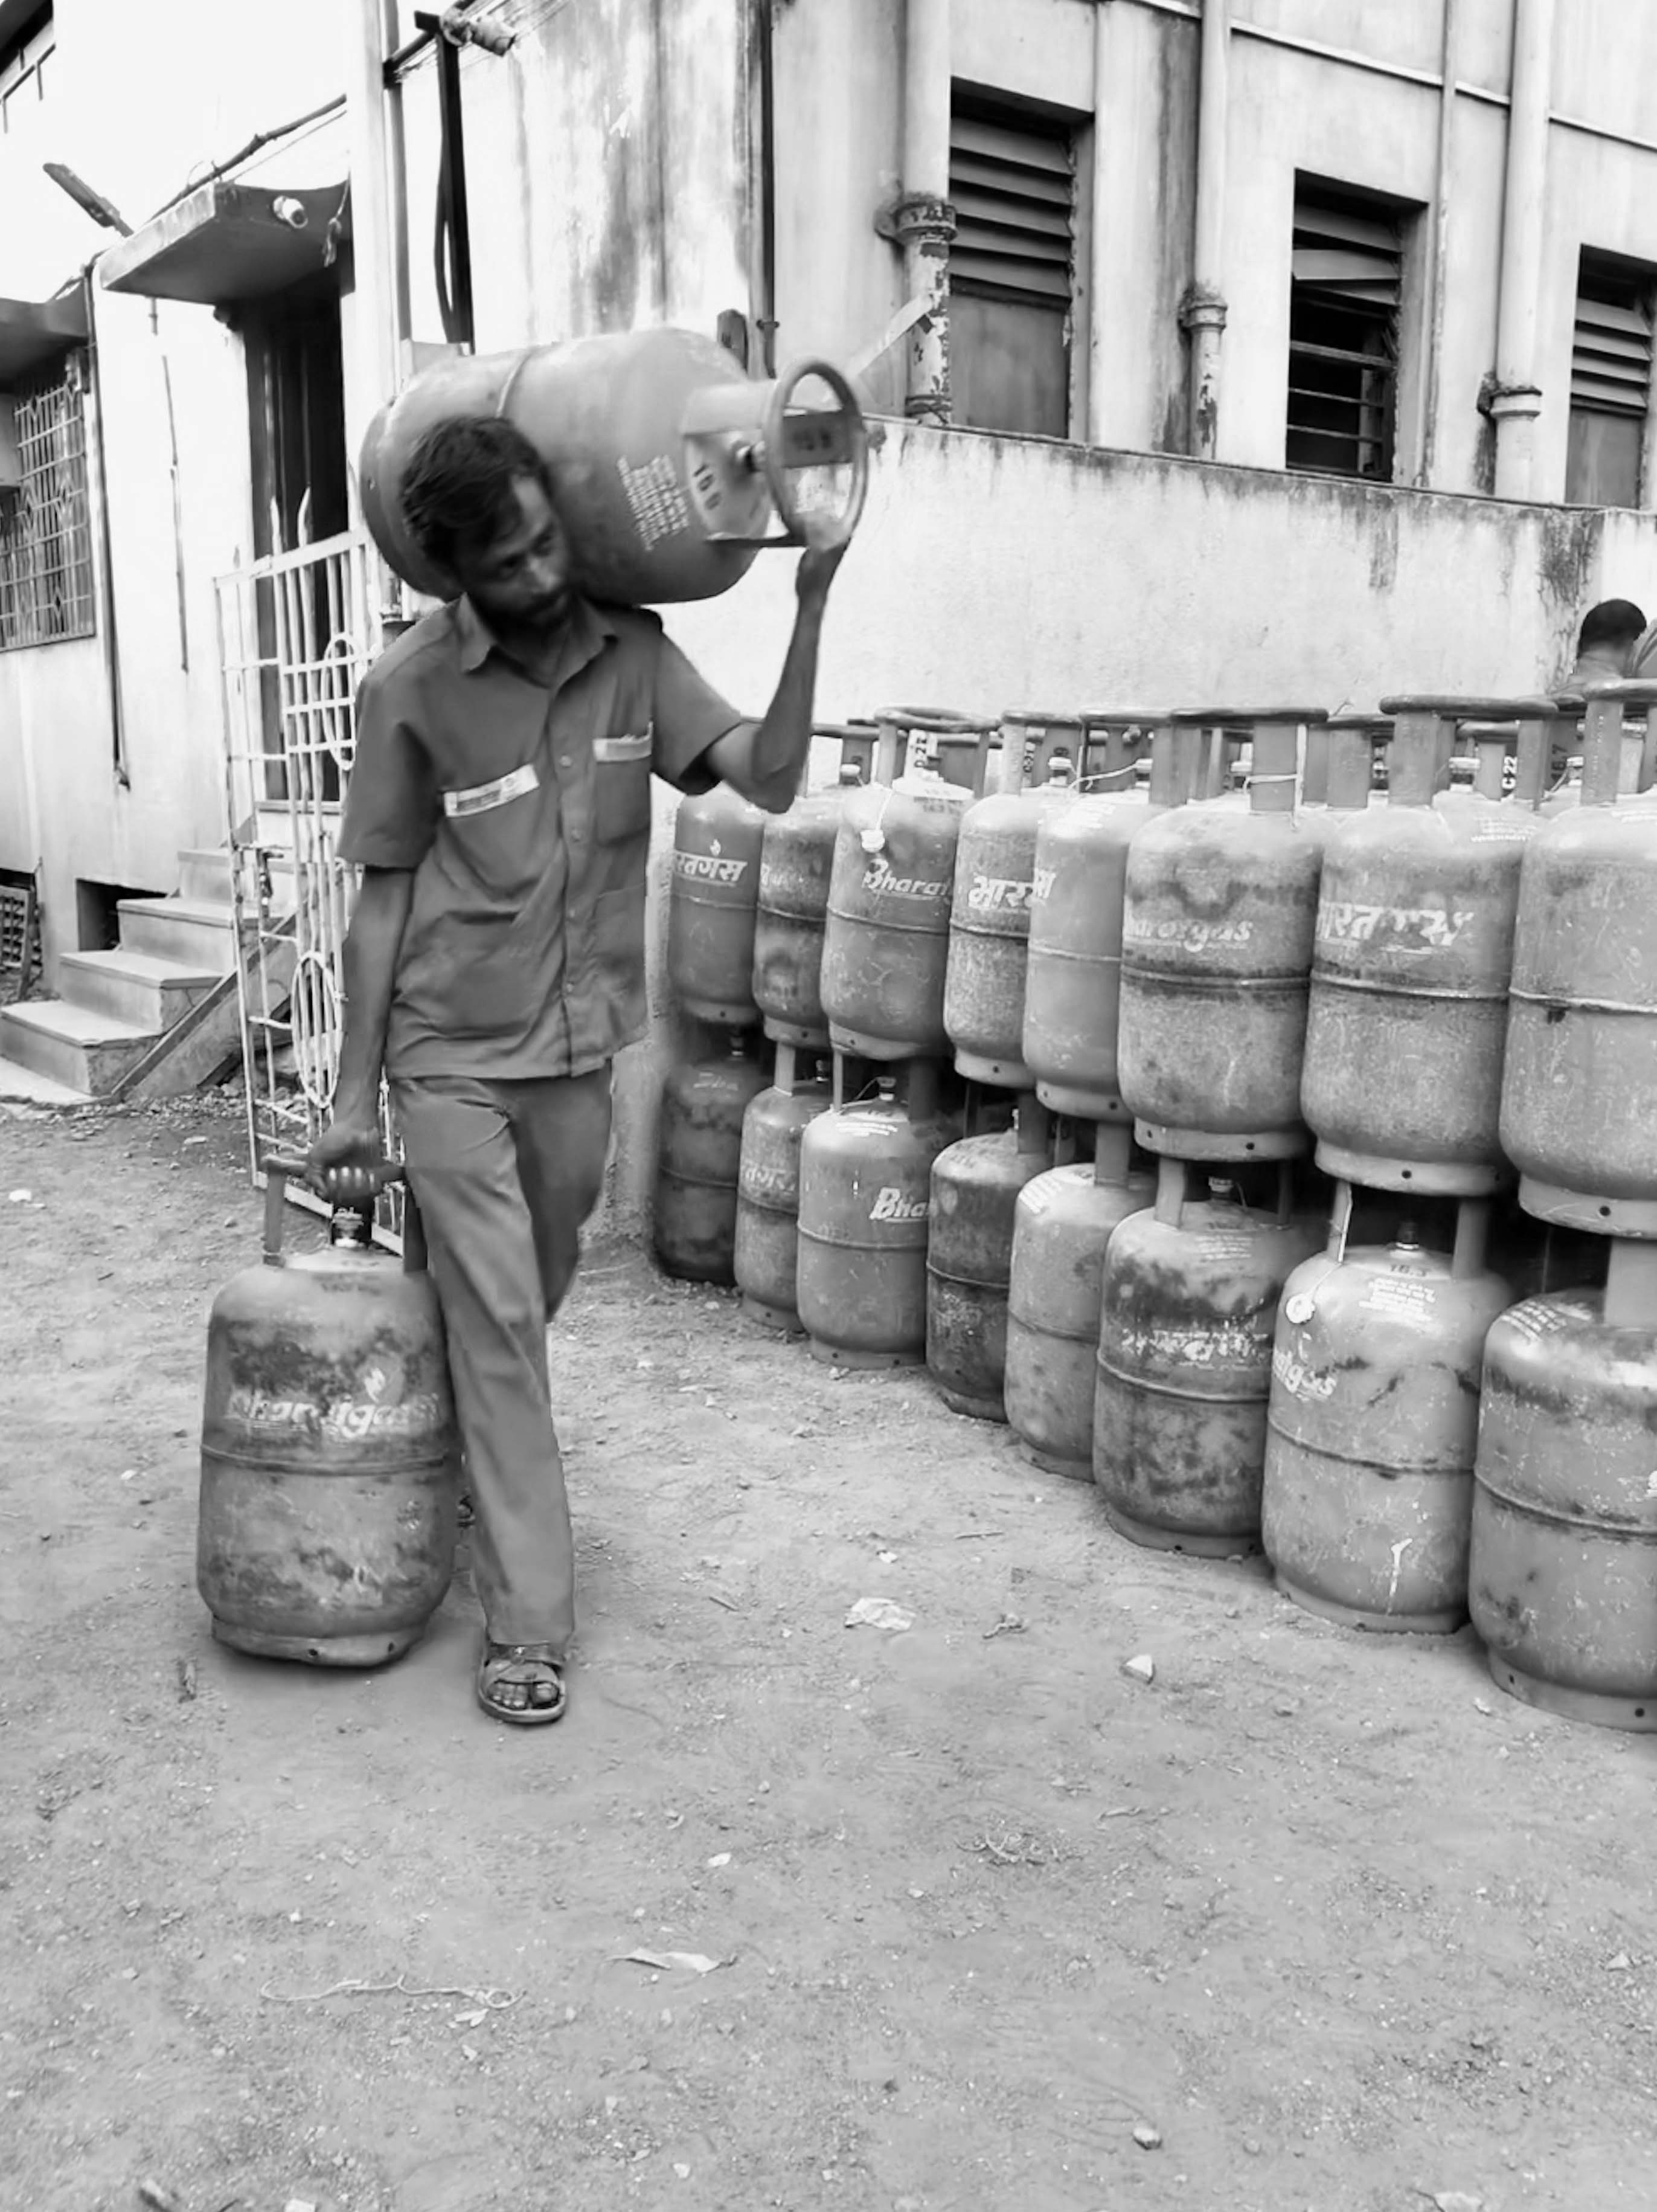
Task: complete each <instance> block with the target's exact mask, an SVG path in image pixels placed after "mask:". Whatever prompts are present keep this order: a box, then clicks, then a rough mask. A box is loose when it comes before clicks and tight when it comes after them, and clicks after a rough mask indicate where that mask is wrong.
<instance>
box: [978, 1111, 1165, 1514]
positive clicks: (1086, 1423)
mask: <svg viewBox="0 0 1657 2212" xmlns="http://www.w3.org/2000/svg"><path fill="white" fill-rule="evenodd" d="M1094 1146H1095V1149H1094V1155H1093V1158H1091V1159H1090V1160H1077V1161H1075V1162H1074V1163H1072V1164H1070V1165H1068V1166H1065V1167H1057V1168H1051V1169H1049V1170H1048V1171H1047V1174H1046V1175H1040V1176H1036V1177H1035V1180H1034V1181H1033V1182H1027V1183H1026V1184H1025V1185H1024V1188H1023V1189H1022V1190H1021V1191H1020V1192H1019V1194H1018V1205H1017V1211H1016V1213H1015V1216H1014V1220H1013V1236H1012V1267H1011V1274H1010V1277H1009V1279H1008V1285H1007V1359H1006V1382H1005V1406H1006V1413H1007V1419H1008V1422H1009V1424H1010V1425H1011V1429H1012V1431H1013V1433H1014V1435H1015V1436H1016V1437H1017V1438H1018V1441H1019V1443H1020V1445H1021V1447H1022V1448H1023V1451H1024V1454H1025V1456H1026V1457H1027V1458H1029V1460H1031V1461H1033V1462H1035V1465H1036V1466H1037V1467H1040V1468H1046V1469H1047V1470H1048V1471H1049V1472H1050V1473H1052V1474H1067V1475H1071V1476H1072V1477H1073V1478H1074V1479H1075V1480H1077V1481H1079V1482H1091V1481H1092V1480H1093V1401H1094V1394H1095V1391H1096V1389H1097V1386H1098V1379H1099V1377H1098V1364H1097V1363H1098V1353H1099V1322H1100V1309H1101V1304H1102V1299H1103V1296H1104V1285H1103V1276H1104V1265H1105V1251H1106V1248H1107V1246H1108V1244H1109V1243H1110V1239H1111V1234H1112V1231H1114V1230H1115V1229H1116V1228H1117V1226H1118V1225H1120V1223H1122V1222H1124V1221H1126V1219H1127V1217H1128V1216H1129V1214H1130V1213H1138V1212H1140V1211H1141V1210H1142V1209H1143V1208H1144V1207H1145V1206H1149V1205H1150V1202H1151V1199H1152V1196H1153V1195H1154V1192H1155V1185H1154V1184H1153V1182H1152V1181H1151V1179H1150V1176H1148V1175H1145V1174H1144V1173H1142V1172H1139V1171H1138V1170H1135V1169H1134V1167H1133V1164H1132V1154H1133V1136H1132V1131H1131V1130H1130V1129H1129V1128H1128V1127H1126V1124H1125V1123H1122V1122H1114V1123H1113V1122H1104V1123H1101V1125H1100V1126H1099V1127H1098V1128H1097V1129H1096V1131H1095V1132H1094Z"/></svg>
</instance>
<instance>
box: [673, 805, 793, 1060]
mask: <svg viewBox="0 0 1657 2212" xmlns="http://www.w3.org/2000/svg"><path fill="white" fill-rule="evenodd" d="M767 818H768V817H767V816H766V814H765V812H764V811H763V810H762V808H760V807H757V806H755V805H752V804H751V803H750V801H749V800H748V799H744V797H743V795H742V793H740V792H738V791H734V790H732V789H731V786H730V785H729V784H723V783H721V784H716V785H715V786H714V787H713V790H712V791H708V792H699V793H695V795H694V796H693V797H689V798H685V799H681V800H680V801H679V807H678V811H677V814H676V815H675V817H674V820H673V875H672V878H671V885H670V888H669V890H668V901H667V980H668V984H669V987H670V988H671V990H672V993H673V995H674V997H675V998H676V999H677V1000H678V1002H679V1004H680V1005H681V1006H683V1008H684V1011H685V1012H686V1013H688V1014H690V1015H693V1016H694V1017H695V1019H696V1020H697V1021H699V1022H707V1023H709V1024H712V1025H713V1027H714V1028H716V1029H729V1030H748V1029H755V1028H757V1027H758V1025H759V1009H758V1008H757V1007H756V1005H755V1003H754V933H755V929H756V922H757V910H758V902H759V891H760V860H761V854H762V851H763V848H764V838H765V827H766V822H767Z"/></svg>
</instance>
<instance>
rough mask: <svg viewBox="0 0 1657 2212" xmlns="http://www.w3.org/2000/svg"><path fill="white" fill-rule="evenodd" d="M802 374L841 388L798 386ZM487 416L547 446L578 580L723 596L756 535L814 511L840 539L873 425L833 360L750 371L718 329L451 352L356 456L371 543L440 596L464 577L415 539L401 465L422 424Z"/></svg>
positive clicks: (593, 586)
mask: <svg viewBox="0 0 1657 2212" xmlns="http://www.w3.org/2000/svg"><path fill="white" fill-rule="evenodd" d="M807 387H810V388H811V389H813V390H814V391H816V392H819V393H820V394H821V393H826V394H827V395H828V398H829V400H830V402H831V403H832V404H829V405H823V404H821V401H820V398H819V400H818V401H817V402H816V403H812V402H804V401H803V400H802V397H801V395H802V392H803V391H804V390H805V389H806V388H807ZM480 415H481V416H495V415H504V416H506V417H507V420H508V421H510V422H515V423H516V424H517V425H518V427H519V429H520V430H522V431H523V433H524V435H525V437H526V438H527V439H528V440H529V442H530V444H531V446H533V447H534V448H535V450H536V451H537V453H539V455H540V456H541V459H542V460H543V462H544V463H545V465H546V468H547V473H548V477H549V481H550V483H551V489H552V503H553V506H554V508H555V510H556V513H557V515H558V519H559V520H560V521H561V523H562V525H563V527H564V533H565V536H566V538H567V539H568V554H569V559H570V562H571V567H572V571H573V574H572V581H574V583H576V584H577V585H579V586H580V588H581V589H582V590H583V591H585V592H588V593H589V594H591V596H592V598H594V599H607V600H610V601H613V602H615V603H616V604H617V605H646V606H651V605H664V604H665V603H667V602H669V601H672V600H679V599H714V598H716V597H717V596H718V595H719V593H720V592H727V591H729V590H730V588H731V586H732V585H733V584H734V583H736V582H737V580H738V579H739V578H740V577H741V576H743V575H744V574H745V573H746V571H747V569H748V568H749V567H750V563H751V562H752V561H753V559H754V556H755V554H756V552H757V551H758V550H759V548H760V547H761V546H762V545H800V544H804V543H805V541H806V532H807V530H808V528H809V529H810V532H811V533H812V535H813V536H814V537H815V538H816V539H817V541H818V542H819V543H822V544H828V543H832V542H843V541H844V540H845V539H846V538H849V537H850V536H851V534H852V532H853V529H854V528H855V526H856V524H857V520H858V517H859V513H861V511H862V507H863V497H864V492H865V487H866V484H867V482H868V468H869V461H868V432H867V430H866V428H865V424H864V421H863V415H862V410H861V409H860V408H859V405H858V402H857V398H856V395H855V393H854V392H853V390H852V387H851V386H850V385H849V384H848V383H847V380H846V379H845V377H843V376H842V375H841V373H840V371H839V370H838V369H836V368H831V367H830V366H829V363H828V362H821V361H803V362H797V363H795V365H794V366H793V367H792V368H789V369H787V370H786V371H785V373H784V374H782V375H781V376H780V377H779V378H777V379H775V380H773V381H770V382H765V383H762V382H756V381H755V380H752V379H750V378H749V377H747V376H745V375H744V373H743V370H742V368H741V367H740V366H739V364H738V363H737V361H736V360H735V358H734V357H733V356H731V354H729V353H727V352H726V351H725V348H724V347H723V346H720V345H716V344H715V343H714V342H713V339H711V338H707V337H701V335H699V334H698V333H697V332H696V331H681V330H647V331H629V332H626V333H623V334H621V335H616V336H605V337H586V338H576V339H574V340H573V341H571V342H570V343H568V344H564V345H547V346H533V347H531V348H530V349H529V350H528V351H527V352H523V353H502V354H479V355H471V354H467V355H455V356H449V357H447V358H446V359H444V360H441V361H438V362H433V363H432V364H431V366H430V367H429V368H423V369H422V371H421V372H420V374H418V375H417V376H416V377H415V378H414V380H412V382H410V384H408V385H407V386H404V389H403V391H402V392H399V393H398V396H397V398H395V399H394V400H392V401H391V404H390V405H389V406H387V407H385V408H382V409H381V410H380V412H379V414H378V415H376V416H375V417H374V419H373V422H371V423H370V424H369V426H368V430H367V435H366V436H365V438H364V439H363V441H362V453H361V464H360V469H359V475H360V479H361V486H362V511H363V515H364V518H365V520H367V525H368V527H369V529H370V530H371V531H372V532H373V537H374V542H375V544H377V545H378V546H379V550H380V551H381V552H382V553H383V554H384V555H385V558H386V560H387V561H388V562H390V563H391V567H392V568H394V569H395V570H396V571H397V573H398V575H399V576H402V577H404V579H405V580H407V581H408V582H409V583H410V584H412V585H413V586H414V587H415V589H416V591H419V592H428V593H430V594H431V595H432V596H433V597H434V598H436V599H453V598H455V597H456V595H457V593H458V583H457V581H456V580H455V579H454V578H453V577H452V576H450V575H447V574H445V573H444V572H443V571H442V570H441V569H440V568H436V567H435V566H434V564H433V563H432V562H431V561H430V560H429V559H428V557H427V556H426V555H425V554H423V553H422V551H421V550H420V549H419V547H418V546H417V545H416V543H415V541H414V538H413V537H412V535H411V534H410V530H409V527H408V523H407V520H406V519H405V517H404V510H403V483H404V477H405V476H406V474H407V471H408V466H409V462H410V458H411V457H412V455H413V453H414V451H415V448H416V446H417V445H418V444H419V442H420V440H421V439H422V437H423V436H424V435H425V434H426V433H427V431H428V430H430V429H431V428H434V426H435V425H436V424H437V423H439V422H444V421H446V420H448V419H450V418H452V417H454V416H480ZM776 524H780V526H781V528H780V532H779V531H774V525H776Z"/></svg>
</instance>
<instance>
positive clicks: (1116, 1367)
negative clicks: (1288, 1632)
mask: <svg viewBox="0 0 1657 2212" xmlns="http://www.w3.org/2000/svg"><path fill="white" fill-rule="evenodd" d="M1320 1241H1321V1239H1320V1236H1319V1233H1318V1230H1317V1228H1316V1226H1315V1225H1314V1224H1313V1223H1312V1222H1310V1221H1309V1220H1305V1219H1297V1218H1296V1217H1295V1216H1294V1215H1293V1214H1292V1213H1291V1212H1290V1179H1289V1175H1288V1171H1287V1169H1286V1168H1284V1169H1282V1170H1279V1171H1278V1205H1277V1210H1276V1212H1275V1213H1274V1212H1271V1211H1269V1210H1257V1209H1256V1208H1254V1207H1253V1206H1247V1205H1245V1204H1244V1203H1243V1201H1242V1199H1241V1195H1240V1193H1239V1188H1238V1186H1237V1185H1236V1184H1235V1182H1228V1181H1224V1180H1222V1179H1220V1178H1217V1177H1216V1178H1213V1179H1211V1181H1210V1182H1209V1185H1208V1189H1207V1194H1206V1195H1205V1197H1203V1198H1201V1199H1199V1200H1194V1201H1193V1200H1188V1199H1187V1195H1186V1164H1185V1163H1184V1161H1182V1160H1175V1159H1168V1158H1164V1159H1163V1160H1162V1162H1161V1163H1160V1165H1159V1169H1158V1176H1157V1188H1156V1205H1155V1206H1154V1207H1152V1208H1150V1209H1149V1210H1148V1211H1146V1212H1141V1213H1134V1214H1131V1215H1130V1216H1129V1217H1128V1218H1127V1219H1126V1221H1124V1222H1123V1223H1122V1224H1121V1225H1120V1227H1119V1228H1118V1229H1117V1230H1116V1231H1115V1233H1114V1235H1113V1237H1111V1240H1110V1243H1109V1246H1108V1249H1107V1251H1106V1254H1105V1265H1104V1274H1103V1283H1102V1323H1101V1328H1100V1336H1099V1364H1098V1387H1097V1392H1096V1396H1095V1400H1094V1409H1093V1479H1094V1481H1095V1482H1096V1485H1097V1486H1098V1488H1099V1492H1100V1494H1101V1496H1102V1498H1103V1500H1104V1504H1105V1510H1106V1511H1107V1513H1108V1516H1109V1517H1110V1521H1111V1523H1112V1525H1113V1526H1114V1528H1118V1529H1119V1530H1120V1532H1121V1534H1123V1535H1125V1536H1127V1537H1130V1538H1132V1541H1134V1542H1135V1543H1136V1544H1148V1545H1151V1546H1153V1547H1156V1548H1158V1549H1161V1550H1164V1551H1174V1552H1194V1553H1200V1554H1204V1555H1205V1556H1208V1557H1211V1558H1225V1557H1229V1556H1230V1555H1231V1554H1233V1553H1239V1552H1250V1551H1253V1550H1255V1549H1256V1548H1258V1546H1259V1525H1260V1482H1261V1476H1262V1473H1263V1470H1264V1468H1265V1464H1266V1401H1267V1400H1268V1398H1269V1396H1270V1395H1271V1387H1272V1331H1273V1329H1274V1328H1275V1326H1276V1322H1277V1314H1278V1298H1279V1297H1280V1296H1281V1294H1282V1291H1283V1285H1284V1280H1285V1279H1286V1278H1287V1276H1288V1275H1289V1274H1290V1272H1291V1270H1292V1269H1294V1268H1295V1267H1298V1266H1299V1264H1300V1262H1301V1261H1302V1260H1304V1259H1307V1258H1308V1257H1309V1256H1310V1255H1311V1254H1312V1253H1313V1252H1314V1251H1315V1250H1316V1249H1317V1247H1318V1245H1319V1243H1320Z"/></svg>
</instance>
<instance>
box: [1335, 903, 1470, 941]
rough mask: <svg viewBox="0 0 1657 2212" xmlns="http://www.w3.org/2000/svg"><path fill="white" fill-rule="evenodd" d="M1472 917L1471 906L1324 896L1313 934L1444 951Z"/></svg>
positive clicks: (1343, 939) (1336, 938) (1338, 939)
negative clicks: (1371, 901) (1391, 903)
mask: <svg viewBox="0 0 1657 2212" xmlns="http://www.w3.org/2000/svg"><path fill="white" fill-rule="evenodd" d="M1473 919H1474V914H1473V909H1472V908H1471V907H1457V908H1448V907H1431V906H1360V905H1358V904H1357V903H1356V902H1354V901H1352V900H1350V899H1325V900H1324V901H1323V902H1321V904H1320V906H1319V908H1318V926H1317V935H1318V937H1319V939H1320V941H1321V942H1322V943H1324V944H1332V943H1337V944H1348V945H1369V944H1372V943H1373V942H1374V941H1375V939H1376V938H1378V937H1379V938H1383V939H1385V938H1391V939H1397V940H1398V942H1397V944H1396V945H1395V946H1394V950H1396V951H1425V952H1445V951H1448V950H1449V948H1450V946H1451V945H1454V943H1455V941H1456V939H1457V938H1458V937H1460V934H1461V933H1462V931H1463V930H1464V929H1465V928H1466V927H1467V924H1468V923H1469V922H1470V921H1472V920H1473Z"/></svg>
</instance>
